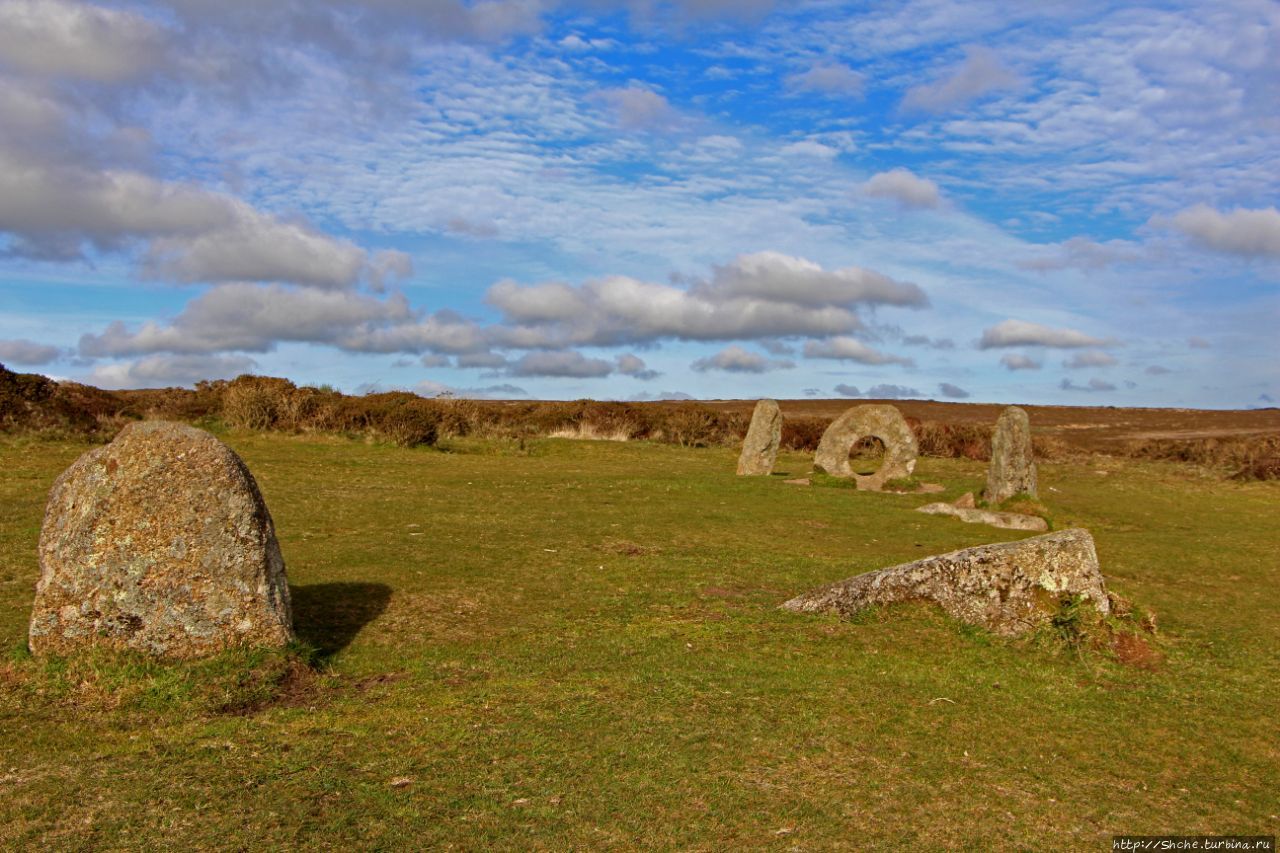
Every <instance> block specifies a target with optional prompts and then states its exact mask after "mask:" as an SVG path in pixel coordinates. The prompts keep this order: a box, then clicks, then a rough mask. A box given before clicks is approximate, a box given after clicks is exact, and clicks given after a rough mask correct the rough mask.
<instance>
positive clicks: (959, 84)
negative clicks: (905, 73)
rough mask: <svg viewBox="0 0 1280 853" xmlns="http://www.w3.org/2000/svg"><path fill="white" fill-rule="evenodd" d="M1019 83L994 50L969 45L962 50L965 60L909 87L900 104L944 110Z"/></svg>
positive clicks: (912, 107)
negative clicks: (940, 74) (944, 73)
mask: <svg viewBox="0 0 1280 853" xmlns="http://www.w3.org/2000/svg"><path fill="white" fill-rule="evenodd" d="M1018 83H1019V79H1018V75H1016V74H1014V73H1013V72H1012V71H1010V70H1009V69H1008V68H1007V67H1005V65H1004V64H1003V63H1002V62H1001V61H1000V58H999V57H998V56H997V55H996V53H995V52H994V51H992V50H991V49H990V48H985V47H971V48H968V49H967V50H966V51H965V59H964V61H963V62H962V63H960V64H959V65H958V66H956V67H955V68H953V69H951V71H950V72H949V73H948V74H947V75H946V76H944V77H942V78H941V79H939V80H936V81H934V82H932V83H925V84H923V85H920V86H914V87H912V88H911V89H908V90H907V94H906V96H905V97H904V98H903V100H902V106H903V108H904V109H907V110H918V111H921V112H930V113H940V112H946V111H948V110H952V109H955V108H956V107H960V106H963V105H965V104H967V103H969V102H970V101H973V100H976V99H978V98H981V97H982V96H984V95H987V94H990V93H991V92H995V91H998V90H1001V89H1010V88H1013V87H1014V86H1017V85H1018Z"/></svg>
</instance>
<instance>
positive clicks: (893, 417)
mask: <svg viewBox="0 0 1280 853" xmlns="http://www.w3.org/2000/svg"><path fill="white" fill-rule="evenodd" d="M867 437H873V438H878V439H880V441H882V442H883V443H884V462H883V463H882V464H881V465H880V467H879V468H878V469H877V470H876V471H875V472H874V473H871V474H858V473H856V472H855V471H854V470H853V468H852V467H851V466H850V465H849V451H851V450H852V449H853V446H854V445H855V444H857V443H858V441H860V440H861V439H863V438H867ZM918 452H919V450H918V448H917V445H916V436H915V433H913V432H912V431H911V427H910V426H908V425H907V421H906V419H905V418H903V417H902V413H901V412H899V411H898V410H897V409H896V408H894V407H893V406H885V405H874V406H873V405H865V406H854V407H853V408H852V409H849V410H848V411H847V412H845V413H844V414H843V415H841V416H840V417H838V418H836V419H835V420H834V421H832V422H831V426H829V427H827V431H826V432H825V433H823V434H822V441H821V442H819V443H818V450H817V452H816V453H815V454H814V457H813V465H814V467H815V468H818V469H820V470H823V471H825V472H827V473H828V474H830V475H831V476H833V477H844V478H846V479H847V478H852V479H853V480H854V481H855V482H856V483H857V485H858V488H859V489H865V490H868V491H880V490H881V489H882V488H884V484H885V483H887V482H888V481H890V480H897V479H901V478H903V477H910V476H911V472H912V471H914V470H915V469H916V455H917V454H918Z"/></svg>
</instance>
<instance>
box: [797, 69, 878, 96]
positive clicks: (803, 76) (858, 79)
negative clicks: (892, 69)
mask: <svg viewBox="0 0 1280 853" xmlns="http://www.w3.org/2000/svg"><path fill="white" fill-rule="evenodd" d="M783 82H784V84H785V85H786V86H787V88H788V89H791V90H793V91H797V92H820V93H823V94H830V95H843V96H845V97H857V96H860V95H861V94H862V87H863V86H864V85H865V84H866V78H864V77H863V76H862V75H861V74H859V73H858V72H857V71H854V70H853V69H852V68H850V67H849V66H847V65H841V64H840V63H838V62H816V63H814V64H813V65H812V66H810V67H809V69H808V70H807V71H801V72H798V73H796V74H790V75H788V76H787V77H786V78H785V79H784V80H783Z"/></svg>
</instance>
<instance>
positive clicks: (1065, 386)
mask: <svg viewBox="0 0 1280 853" xmlns="http://www.w3.org/2000/svg"><path fill="white" fill-rule="evenodd" d="M1058 387H1059V388H1061V389H1062V390H1063V391H1103V392H1106V391H1114V390H1116V386H1115V385H1112V384H1111V383H1110V382H1107V381H1106V380H1104V379H1098V378H1096V377H1095V378H1093V379H1090V380H1089V383H1088V384H1087V385H1077V384H1076V383H1074V382H1072V381H1071V380H1070V379H1063V380H1062V382H1061V383H1060V384H1059V385H1058Z"/></svg>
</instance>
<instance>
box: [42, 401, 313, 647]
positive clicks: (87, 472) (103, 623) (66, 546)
mask: <svg viewBox="0 0 1280 853" xmlns="http://www.w3.org/2000/svg"><path fill="white" fill-rule="evenodd" d="M292 639H293V629H292V618H291V613H290V606H289V586H288V581H287V580H286V578H285V573H284V560H283V559H282V558H281V555H280V546H279V544H278V543H277V541H276V535H275V528H274V526H273V525H272V522H271V515H270V514H269V513H268V512H267V507H266V504H265V503H263V500H262V495H261V494H260V493H259V491H258V486H257V483H256V482H254V479H253V475H252V474H250V473H249V469H248V468H246V467H245V465H244V462H242V461H241V460H240V457H239V456H237V455H236V454H235V453H234V452H233V451H232V450H231V448H229V447H227V446H226V445H225V444H223V443H222V442H220V441H218V440H217V439H216V438H214V437H213V436H212V435H210V434H209V433H207V432H204V431H202V430H198V429H195V428H194V427H189V426H186V425H184V424H176V423H165V422H162V421H151V422H146V423H136V424H130V425H129V426H127V427H125V429H124V430H123V431H121V433H120V435H119V436H118V437H117V438H116V440H115V441H113V442H111V443H110V444H108V445H107V446H106V447H100V448H97V449H95V450H90V451H89V452H88V453H85V454H84V455H83V456H81V457H80V458H79V459H77V460H76V461H75V463H73V464H72V466H71V467H70V468H68V469H67V470H66V471H65V472H64V473H63V474H62V476H60V477H59V478H58V480H57V482H55V483H54V485H53V489H52V491H51V492H50V494H49V504H48V507H47V508H46V510H45V518H44V526H43V528H42V529H41V531H40V580H39V582H38V583H37V585H36V600H35V606H34V608H33V610H32V614H31V627H30V632H29V642H30V647H31V651H32V652H33V653H34V654H37V655H44V654H68V653H70V652H73V651H75V650H77V649H80V648H84V647H86V646H106V647H110V648H116V649H130V650H134V651H139V652H142V653H144V654H148V655H152V656H155V657H163V658H174V659H182V658H195V657H201V656H204V655H208V654H213V653H215V652H218V651H221V650H223V649H226V648H229V647H232V646H241V645H272V646H278V645H284V644H286V643H288V642H289V641H290V640H292Z"/></svg>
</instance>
